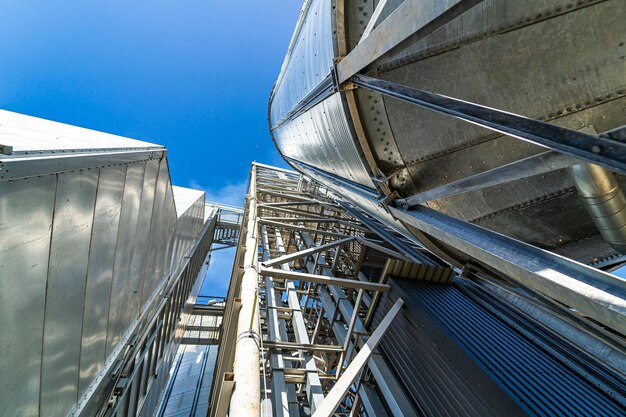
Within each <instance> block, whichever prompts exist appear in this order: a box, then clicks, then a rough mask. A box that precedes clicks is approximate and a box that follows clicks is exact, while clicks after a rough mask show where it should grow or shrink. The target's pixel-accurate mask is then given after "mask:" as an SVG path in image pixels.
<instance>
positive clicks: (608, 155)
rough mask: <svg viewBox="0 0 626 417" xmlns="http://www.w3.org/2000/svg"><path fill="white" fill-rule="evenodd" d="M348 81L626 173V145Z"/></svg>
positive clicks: (386, 84) (418, 93) (371, 81)
mask: <svg viewBox="0 0 626 417" xmlns="http://www.w3.org/2000/svg"><path fill="white" fill-rule="evenodd" d="M407 1H408V0H407ZM351 81H352V82H353V83H354V84H356V85H358V86H360V87H364V88H367V89H369V90H372V91H376V92H379V93H382V94H385V95H388V96H390V97H394V98H396V99H398V100H402V101H405V102H407V103H411V104H415V105H417V106H420V107H424V108H427V109H430V110H433V111H436V112H438V113H443V114H446V115H449V116H452V117H456V118H458V119H461V120H464V121H466V122H470V123H473V124H476V125H478V126H481V127H484V128H487V129H490V130H493V131H496V132H499V133H502V134H505V135H509V136H512V137H514V138H518V139H521V140H524V141H527V142H530V143H534V144H535V145H539V146H543V147H545V148H549V149H552V150H555V151H558V152H561V153H565V154H568V155H571V156H574V157H576V158H580V159H582V160H585V161H588V162H591V163H594V164H598V165H602V166H604V167H606V168H609V169H610V170H613V171H617V172H620V173H622V174H626V143H623V142H618V141H616V140H612V139H607V138H604V137H601V136H593V135H588V134H586V133H581V132H577V131H575V130H570V129H566V128H564V127H560V126H556V125H553V124H550V123H546V122H542V121H539V120H533V119H529V118H527V117H524V116H519V115H517V114H513V113H508V112H504V111H502V110H497V109H492V108H489V107H486V106H481V105H479V104H474V103H470V102H467V101H463V100H459V99H456V98H452V97H447V96H444V95H441V94H436V93H430V92H428V91H423V90H419V89H417V88H411V87H407V86H404V85H400V84H397V83H393V82H390V81H385V80H380V79H377V78H373V77H368V76H365V75H358V76H355V77H353V78H352V79H351Z"/></svg>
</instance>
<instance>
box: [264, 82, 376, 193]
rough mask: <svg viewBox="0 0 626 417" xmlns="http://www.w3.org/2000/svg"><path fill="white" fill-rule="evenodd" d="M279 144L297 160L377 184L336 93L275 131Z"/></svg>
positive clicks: (364, 182)
mask: <svg viewBox="0 0 626 417" xmlns="http://www.w3.org/2000/svg"><path fill="white" fill-rule="evenodd" d="M273 135H274V140H275V141H276V146H277V147H278V148H279V149H280V151H281V152H282V153H283V154H284V155H286V156H288V157H290V158H293V159H295V160H298V161H302V162H304V163H307V164H310V165H312V166H314V167H316V168H319V169H321V170H323V171H326V172H330V173H332V174H335V175H337V176H340V177H342V178H346V179H348V180H351V181H353V182H356V183H359V184H361V185H364V186H366V187H370V188H374V183H373V182H372V180H371V178H370V175H369V173H368V172H367V170H366V168H365V165H364V163H363V160H362V158H361V155H360V154H359V150H358V149H357V147H356V144H355V141H354V138H353V137H352V133H351V131H350V126H349V124H348V119H347V116H346V113H345V112H344V108H343V105H342V102H341V97H340V93H335V94H333V95H332V96H330V97H328V98H327V99H326V100H324V101H322V102H321V103H319V104H318V105H316V106H314V107H313V108H311V109H310V110H308V111H307V112H305V113H304V114H302V115H300V116H298V117H297V118H296V119H294V120H292V121H290V122H289V123H286V124H284V125H282V126H280V127H279V128H277V129H276V130H274V131H273Z"/></svg>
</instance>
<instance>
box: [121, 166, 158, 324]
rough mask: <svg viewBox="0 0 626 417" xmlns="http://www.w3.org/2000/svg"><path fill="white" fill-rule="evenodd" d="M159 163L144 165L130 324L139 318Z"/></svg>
mask: <svg viewBox="0 0 626 417" xmlns="http://www.w3.org/2000/svg"><path fill="white" fill-rule="evenodd" d="M158 169H159V161H149V162H147V163H146V170H145V174H144V180H143V189H142V192H141V203H140V205H139V216H138V218H137V229H136V233H135V236H134V237H133V239H134V249H133V259H132V263H131V268H130V276H129V277H128V280H129V291H128V302H127V303H126V315H125V320H124V321H125V322H126V323H131V322H132V321H133V320H135V319H136V318H137V317H138V316H139V310H140V308H141V286H142V284H143V283H142V280H143V279H144V270H145V261H146V252H147V250H148V236H149V232H150V225H151V220H152V206H153V204H154V197H155V192H156V183H157V174H158Z"/></svg>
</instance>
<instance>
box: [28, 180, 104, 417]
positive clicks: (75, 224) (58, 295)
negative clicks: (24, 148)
mask: <svg viewBox="0 0 626 417" xmlns="http://www.w3.org/2000/svg"><path fill="white" fill-rule="evenodd" d="M97 184H98V172H97V171H82V172H81V171H79V172H73V173H67V174H60V175H58V180H57V192H56V200H55V207H54V219H53V227H52V242H51V244H50V262H49V267H48V282H47V291H46V310H45V321H44V333H43V336H44V338H43V352H42V364H41V397H40V412H41V414H42V415H45V416H64V415H66V414H67V413H68V412H69V410H70V409H71V408H72V407H73V406H74V404H75V403H76V401H77V397H78V371H79V361H80V346H81V330H82V315H83V302H84V295H85V285H86V278H87V262H88V260H89V241H90V239H91V230H92V224H93V216H94V207H95V202H96V189H97Z"/></svg>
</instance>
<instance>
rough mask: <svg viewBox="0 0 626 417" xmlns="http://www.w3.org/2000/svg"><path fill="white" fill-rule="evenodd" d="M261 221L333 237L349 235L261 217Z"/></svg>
mask: <svg viewBox="0 0 626 417" xmlns="http://www.w3.org/2000/svg"><path fill="white" fill-rule="evenodd" d="M259 223H261V224H266V225H269V226H274V227H280V228H281V229H288V230H296V231H299V232H309V233H314V234H318V235H321V236H331V237H337V238H345V237H348V235H344V234H341V233H335V232H327V231H325V230H317V229H310V228H307V227H303V226H296V225H294V224H288V223H282V222H277V221H274V220H265V219H259Z"/></svg>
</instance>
